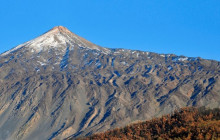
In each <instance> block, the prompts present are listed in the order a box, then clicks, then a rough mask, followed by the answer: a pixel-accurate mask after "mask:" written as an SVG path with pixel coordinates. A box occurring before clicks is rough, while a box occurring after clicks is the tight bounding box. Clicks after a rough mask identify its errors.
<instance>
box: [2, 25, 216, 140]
mask: <svg viewBox="0 0 220 140" xmlns="http://www.w3.org/2000/svg"><path fill="white" fill-rule="evenodd" d="M135 47H136V46H135ZM219 74H220V62H218V61H214V60H205V59H201V58H191V57H185V56H176V55H173V54H157V53H152V52H142V51H134V50H126V49H108V48H103V47H100V46H97V45H95V44H93V43H91V42H89V41H87V40H85V39H83V38H81V37H79V36H77V35H76V34H74V33H72V32H70V31H69V30H68V29H67V28H65V27H62V26H57V27H54V28H53V29H51V30H50V31H48V32H47V33H45V34H43V35H41V36H40V37H38V38H36V39H33V40H31V41H28V42H26V43H24V44H22V45H19V46H17V47H15V48H14V49H12V50H9V51H7V52H5V53H3V54H1V55H0V139H22V140H28V139H33V140H35V139H36V140H37V139H39V138H40V139H45V140H46V139H53V138H57V139H64V138H68V137H79V136H86V135H91V134H93V133H95V132H101V131H106V130H108V129H113V128H116V127H122V126H125V125H127V124H129V123H132V122H135V121H138V120H147V119H150V118H152V117H157V116H161V115H163V114H168V113H171V112H172V111H174V110H175V109H178V108H181V107H186V106H194V107H200V106H206V107H210V108H215V107H220V77H219Z"/></svg>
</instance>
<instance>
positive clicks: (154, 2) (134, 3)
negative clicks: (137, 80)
mask: <svg viewBox="0 0 220 140" xmlns="http://www.w3.org/2000/svg"><path fill="white" fill-rule="evenodd" d="M57 25H62V26H65V27H67V28H68V29H69V30H71V31H72V32H74V33H76V34H78V35H80V36H82V37H84V38H86V39H87V40H89V41H91V42H93V43H95V44H98V45H100V46H103V47H108V48H127V49H134V50H142V51H151V52H157V53H174V54H177V55H185V56H191V57H198V56H199V57H202V58H206V59H214V60H219V61H220V55H219V54H220V0H105V1H101V0H80V1H79V0H62V1H60V0H53V1H52V0H46V1H45V0H7V1H2V2H1V5H0V29H1V33H0V53H2V52H4V51H7V50H9V49H11V48H13V47H15V46H17V45H19V44H21V43H24V42H26V41H29V40H30V39H33V38H35V37H37V36H39V35H41V34H42V33H44V32H46V31H48V30H49V29H51V28H53V27H54V26H57Z"/></svg>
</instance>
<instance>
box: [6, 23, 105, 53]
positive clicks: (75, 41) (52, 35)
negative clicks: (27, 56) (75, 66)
mask: <svg viewBox="0 0 220 140" xmlns="http://www.w3.org/2000/svg"><path fill="white" fill-rule="evenodd" d="M67 44H68V45H67ZM66 46H72V47H73V46H78V47H84V48H89V49H95V50H102V51H104V52H108V51H109V50H108V49H106V48H102V47H100V46H97V45H95V44H93V43H92V42H90V41H88V40H86V39H84V38H82V37H80V36H78V35H76V34H74V33H72V32H71V31H69V30H68V29H67V28H66V27H64V26H55V27H54V28H52V29H51V30H49V31H47V32H46V33H44V34H42V35H41V36H39V37H37V38H35V39H33V40H30V41H28V42H26V43H24V44H21V45H19V46H17V47H15V48H13V49H11V50H9V51H7V52H5V53H4V54H2V55H7V54H8V53H11V52H13V51H16V50H18V49H19V48H23V47H24V48H28V49H30V50H31V51H32V52H36V53H38V52H40V51H42V50H48V49H51V48H64V49H65V47H66Z"/></svg>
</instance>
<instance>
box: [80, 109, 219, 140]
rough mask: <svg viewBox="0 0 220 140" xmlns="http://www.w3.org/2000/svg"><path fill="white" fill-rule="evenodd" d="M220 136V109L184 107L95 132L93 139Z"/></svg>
mask: <svg viewBox="0 0 220 140" xmlns="http://www.w3.org/2000/svg"><path fill="white" fill-rule="evenodd" d="M106 138H108V139H220V109H212V110H207V109H204V108H200V109H196V108H183V109H181V110H180V112H175V113H174V114H172V115H167V116H163V117H161V118H158V119H152V120H150V121H145V122H140V123H136V124H132V125H129V126H126V127H124V128H121V129H114V130H110V131H107V132H105V133H99V134H94V135H92V136H90V137H88V138H83V139H84V140H89V139H106Z"/></svg>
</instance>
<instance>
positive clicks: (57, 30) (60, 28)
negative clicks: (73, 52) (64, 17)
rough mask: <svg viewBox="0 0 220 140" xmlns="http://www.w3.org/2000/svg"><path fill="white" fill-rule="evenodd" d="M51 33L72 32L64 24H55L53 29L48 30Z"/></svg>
mask: <svg viewBox="0 0 220 140" xmlns="http://www.w3.org/2000/svg"><path fill="white" fill-rule="evenodd" d="M48 32H49V33H72V32H71V31H69V30H68V29H67V28H66V27H64V26H55V27H53V28H52V29H51V30H49V31H48Z"/></svg>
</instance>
